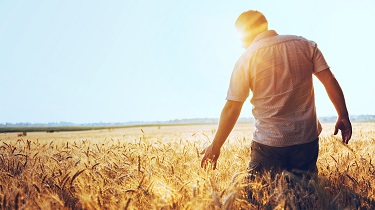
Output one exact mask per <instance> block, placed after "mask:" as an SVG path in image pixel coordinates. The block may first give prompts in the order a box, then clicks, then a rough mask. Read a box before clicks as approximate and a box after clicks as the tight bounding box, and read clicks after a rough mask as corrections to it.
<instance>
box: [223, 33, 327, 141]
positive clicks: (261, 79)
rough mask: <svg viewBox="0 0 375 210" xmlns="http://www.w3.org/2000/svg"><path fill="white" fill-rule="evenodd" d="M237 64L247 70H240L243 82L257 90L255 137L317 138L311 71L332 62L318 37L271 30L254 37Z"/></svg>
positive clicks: (325, 66)
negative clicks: (328, 61) (320, 48)
mask: <svg viewBox="0 0 375 210" xmlns="http://www.w3.org/2000/svg"><path fill="white" fill-rule="evenodd" d="M235 68H240V69H242V70H240V71H237V73H238V74H241V72H242V71H243V72H242V74H244V75H243V77H245V78H246V80H245V81H243V82H245V83H248V88H249V89H251V91H252V93H253V94H252V98H251V103H252V104H253V115H254V117H255V119H256V123H255V126H256V128H257V129H256V130H255V132H254V136H253V140H254V141H256V142H259V143H262V144H265V145H269V146H276V147H284V146H291V145H296V144H304V143H308V142H310V141H313V140H315V139H316V138H317V137H318V135H319V133H320V132H321V127H320V124H319V122H318V120H317V117H316V110H315V102H314V89H313V82H312V74H313V73H317V72H319V71H322V70H325V69H327V68H329V67H328V65H327V63H326V62H325V60H324V58H323V56H322V55H321V53H320V51H319V50H318V48H317V47H316V44H315V43H314V42H311V41H308V40H306V39H304V38H302V37H297V36H281V35H278V34H277V33H276V32H275V31H266V32H263V33H261V34H260V35H258V36H257V37H256V38H255V40H254V42H253V43H252V44H251V45H250V47H249V48H248V49H247V50H246V52H245V53H244V54H243V55H242V57H241V58H240V59H239V62H238V63H237V65H236V67H235ZM235 72H236V71H234V74H236V73H235ZM232 77H233V75H232ZM235 77H238V76H235ZM236 80H237V79H236ZM237 82H238V80H237ZM237 82H236V83H237ZM231 83H232V82H231ZM239 85H243V84H239ZM234 86H235V87H233V88H237V85H234ZM228 92H230V91H228Z"/></svg>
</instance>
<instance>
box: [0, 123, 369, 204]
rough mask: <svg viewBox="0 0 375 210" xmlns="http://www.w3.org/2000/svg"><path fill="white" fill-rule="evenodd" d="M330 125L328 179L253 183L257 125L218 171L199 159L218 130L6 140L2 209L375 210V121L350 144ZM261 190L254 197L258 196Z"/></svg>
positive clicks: (325, 158)
mask: <svg viewBox="0 0 375 210" xmlns="http://www.w3.org/2000/svg"><path fill="white" fill-rule="evenodd" d="M333 127H334V124H332V123H324V124H323V132H322V134H321V136H320V151H319V158H318V169H319V176H318V177H317V178H315V179H312V180H305V179H300V178H298V177H295V176H293V174H290V173H288V172H284V173H282V174H279V175H276V176H275V177H271V176H270V175H269V174H265V175H264V176H262V177H256V179H255V180H252V181H251V182H248V181H247V180H248V179H247V178H246V177H247V173H246V166H247V163H248V161H249V156H250V144H251V134H252V131H253V129H254V128H253V125H251V124H237V125H236V127H235V129H234V130H233V132H232V133H231V135H230V136H229V138H228V140H227V142H226V143H225V144H224V146H223V148H222V150H221V156H220V158H219V161H218V169H217V170H211V169H207V170H204V169H202V168H200V160H201V157H202V156H201V155H200V154H199V152H200V151H201V150H202V149H203V148H204V147H205V146H207V145H208V144H209V143H210V142H211V140H212V139H213V136H214V134H215V132H216V130H215V129H216V125H180V126H147V127H133V128H122V129H104V130H96V131H77V132H54V133H45V132H43V133H42V132H35V133H27V136H22V137H21V136H17V134H16V133H6V134H5V133H1V134H0V207H1V209H375V167H374V164H375V163H374V157H375V123H353V137H352V140H351V142H350V143H349V145H348V146H347V145H344V144H342V143H341V142H340V139H339V138H338V137H335V136H333V135H332V133H333ZM249 191H251V192H252V197H251V199H250V198H248V192H249Z"/></svg>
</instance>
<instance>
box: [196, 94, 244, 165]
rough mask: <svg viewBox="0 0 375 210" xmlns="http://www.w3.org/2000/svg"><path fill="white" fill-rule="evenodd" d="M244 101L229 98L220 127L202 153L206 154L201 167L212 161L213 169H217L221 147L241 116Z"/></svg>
mask: <svg viewBox="0 0 375 210" xmlns="http://www.w3.org/2000/svg"><path fill="white" fill-rule="evenodd" d="M242 105H243V102H237V101H230V100H227V102H226V103H225V106H224V108H223V110H222V111H221V115H220V121H219V127H218V129H217V132H216V134H215V137H214V140H213V141H212V143H211V145H210V146H208V147H207V148H205V149H204V150H203V151H202V152H201V154H204V156H203V158H202V161H201V167H204V168H206V166H207V162H208V161H212V163H213V169H216V161H217V159H218V158H219V155H220V148H221V146H222V145H223V144H224V142H225V140H226V139H227V137H228V136H229V134H230V132H231V131H232V129H233V127H234V125H235V124H236V122H237V119H238V117H239V116H240V113H241V109H242Z"/></svg>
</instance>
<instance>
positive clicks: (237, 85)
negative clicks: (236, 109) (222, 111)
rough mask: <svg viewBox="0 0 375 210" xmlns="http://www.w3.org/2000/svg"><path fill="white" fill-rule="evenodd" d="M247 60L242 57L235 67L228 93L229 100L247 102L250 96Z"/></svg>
mask: <svg viewBox="0 0 375 210" xmlns="http://www.w3.org/2000/svg"><path fill="white" fill-rule="evenodd" d="M244 61H245V62H246V59H243V57H241V58H240V59H239V60H238V61H237V63H236V65H235V66H234V69H233V72H232V76H231V78H230V83H229V88H228V92H227V97H226V99H227V100H231V101H238V102H245V101H246V99H247V97H248V96H249V94H250V85H249V78H248V72H247V71H248V70H247V68H246V66H247V65H245V62H244Z"/></svg>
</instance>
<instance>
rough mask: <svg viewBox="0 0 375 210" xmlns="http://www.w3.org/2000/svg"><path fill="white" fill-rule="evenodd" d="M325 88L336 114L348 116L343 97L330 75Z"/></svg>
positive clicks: (338, 86)
mask: <svg viewBox="0 0 375 210" xmlns="http://www.w3.org/2000/svg"><path fill="white" fill-rule="evenodd" d="M325 88H326V91H327V94H328V96H329V98H330V99H331V101H332V103H333V105H334V106H335V109H336V111H337V114H338V116H339V117H341V118H348V117H349V116H348V110H347V108H346V103H345V97H344V94H343V92H342V89H341V87H340V85H339V83H338V82H337V80H336V78H334V77H332V78H331V79H330V81H329V85H327V86H325Z"/></svg>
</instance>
